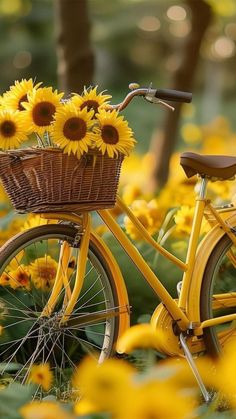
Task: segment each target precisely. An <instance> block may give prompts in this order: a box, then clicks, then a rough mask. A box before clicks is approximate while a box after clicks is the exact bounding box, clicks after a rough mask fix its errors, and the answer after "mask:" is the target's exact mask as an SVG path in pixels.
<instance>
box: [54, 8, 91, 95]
mask: <svg viewBox="0 0 236 419" xmlns="http://www.w3.org/2000/svg"><path fill="white" fill-rule="evenodd" d="M54 4H55V21H56V38H57V56H58V81H59V86H60V89H61V90H63V91H64V92H66V93H70V92H78V93H81V91H82V90H83V88H84V86H89V85H91V83H92V79H93V73H94V54H93V51H92V48H91V45H90V23H89V17H88V4H87V1H86V0H55V3H54Z"/></svg>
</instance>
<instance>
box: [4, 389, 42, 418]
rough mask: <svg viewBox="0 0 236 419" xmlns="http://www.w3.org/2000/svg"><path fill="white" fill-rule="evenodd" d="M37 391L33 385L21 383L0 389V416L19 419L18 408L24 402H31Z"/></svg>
mask: <svg viewBox="0 0 236 419" xmlns="http://www.w3.org/2000/svg"><path fill="white" fill-rule="evenodd" d="M34 392H35V387H34V386H33V385H25V386H23V385H21V384H18V383H12V384H11V385H10V386H9V387H7V388H6V389H4V390H1V391H0V417H1V418H4V419H18V418H20V417H21V416H20V415H19V412H18V410H19V409H20V407H22V406H23V405H24V404H26V403H29V402H30V401H31V399H32V396H33V394H34Z"/></svg>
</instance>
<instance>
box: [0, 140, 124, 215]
mask: <svg viewBox="0 0 236 419" xmlns="http://www.w3.org/2000/svg"><path fill="white" fill-rule="evenodd" d="M123 157H124V156H123V155H122V154H120V155H119V156H118V157H117V158H110V157H108V156H106V155H105V156H103V155H102V154H99V153H98V152H97V151H95V150H89V152H88V153H87V154H84V155H83V156H82V157H81V158H80V159H77V157H75V156H74V155H70V156H68V155H67V154H64V153H63V152H62V150H60V149H53V148H51V149H50V148H45V149H37V148H36V149H22V150H10V151H7V152H1V153H0V178H1V180H2V183H3V185H4V188H5V190H6V191H7V193H8V195H9V197H10V199H11V202H12V204H13V206H14V207H15V209H16V210H17V211H18V212H21V213H23V212H37V213H40V212H54V211H81V212H82V211H92V210H98V209H104V208H112V207H113V206H114V205H115V201H116V192H117V187H118V182H119V175H120V168H121V163H122V160H123Z"/></svg>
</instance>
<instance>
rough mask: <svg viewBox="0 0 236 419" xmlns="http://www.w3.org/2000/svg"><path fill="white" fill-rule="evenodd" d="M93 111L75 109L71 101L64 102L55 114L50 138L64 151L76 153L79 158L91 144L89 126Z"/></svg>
mask: <svg viewBox="0 0 236 419" xmlns="http://www.w3.org/2000/svg"><path fill="white" fill-rule="evenodd" d="M92 117H93V111H90V112H87V108H84V109H82V110H78V109H76V107H75V106H74V105H73V104H72V103H66V104H65V105H64V106H63V107H62V108H61V109H59V110H58V111H57V112H56V114H55V121H54V124H53V129H52V140H53V142H54V143H55V144H57V145H58V146H59V147H61V148H63V149H64V150H63V151H64V153H68V154H71V153H73V154H77V157H78V158H79V157H80V156H81V155H82V154H83V153H85V152H87V151H88V147H89V146H91V134H90V132H89V129H90V127H91V126H92V125H93V121H92Z"/></svg>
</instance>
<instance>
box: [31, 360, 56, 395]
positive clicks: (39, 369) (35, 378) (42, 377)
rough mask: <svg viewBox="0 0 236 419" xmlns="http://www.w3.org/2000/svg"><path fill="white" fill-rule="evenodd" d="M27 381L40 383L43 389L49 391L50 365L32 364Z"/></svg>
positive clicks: (50, 379)
mask: <svg viewBox="0 0 236 419" xmlns="http://www.w3.org/2000/svg"><path fill="white" fill-rule="evenodd" d="M28 380H29V382H30V383H34V384H38V385H40V386H41V387H42V388H43V389H44V390H45V391H49V390H50V388H51V385H52V381H53V374H52V371H51V370H50V365H49V364H48V363H46V364H40V365H33V366H32V368H31V370H30V376H29V379H28Z"/></svg>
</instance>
